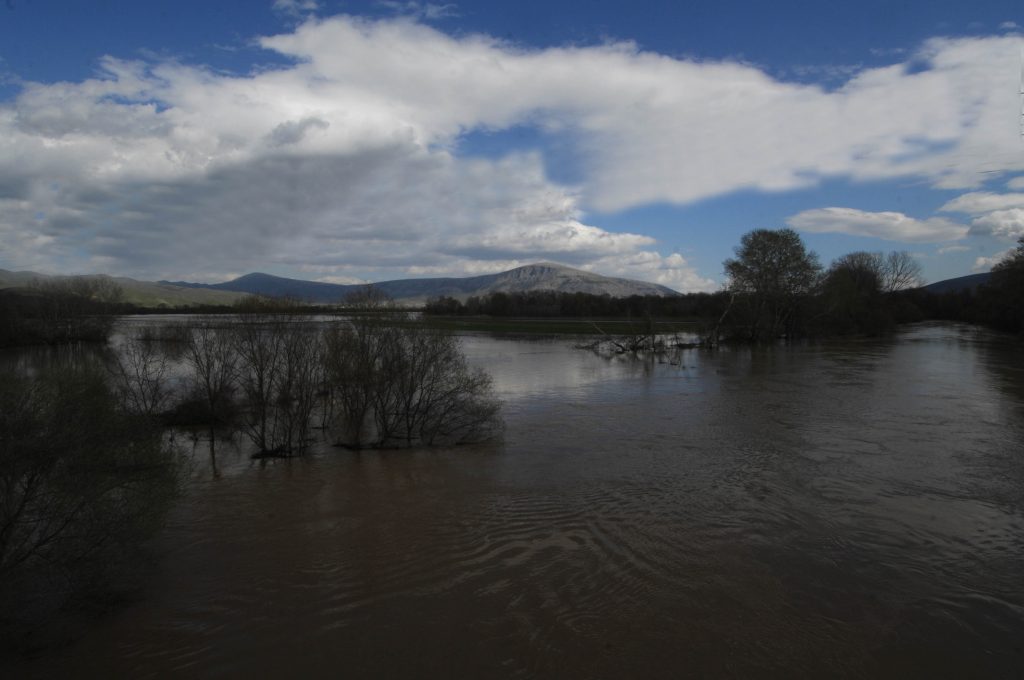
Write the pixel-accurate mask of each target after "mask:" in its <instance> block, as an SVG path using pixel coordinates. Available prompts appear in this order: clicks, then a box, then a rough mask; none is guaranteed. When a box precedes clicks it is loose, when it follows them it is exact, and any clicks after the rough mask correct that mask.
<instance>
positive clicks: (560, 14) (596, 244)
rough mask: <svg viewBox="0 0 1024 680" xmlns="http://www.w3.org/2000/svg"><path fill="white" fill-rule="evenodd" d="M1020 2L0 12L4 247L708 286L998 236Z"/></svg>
mask: <svg viewBox="0 0 1024 680" xmlns="http://www.w3.org/2000/svg"><path fill="white" fill-rule="evenodd" d="M1022 32H1024V5H1022V4H1021V3H1020V2H1019V0H1016V1H1014V2H1002V1H1000V0H992V1H988V2H974V3H965V2H961V1H956V2H947V1H945V0H932V1H929V2H919V1H918V0H905V1H902V2H901V1H898V0H886V1H884V2H882V1H878V0H861V1H860V2H857V3H823V2H817V1H811V0H801V1H786V0H777V1H774V2H771V3H765V2H736V1H729V0H718V1H704V0H697V1H692V2H686V3H681V2H669V1H664V2H661V1H659V2H641V1H637V0H634V1H633V2H629V3H626V2H611V1H609V0H589V1H586V2H583V1H571V2H570V1H563V2H558V1H557V0H546V1H544V2H541V1H539V0H519V1H517V2H514V3H513V2H507V3H497V2H468V1H467V2H458V3H455V2H453V3H425V2H416V1H412V0H364V1H358V2H357V1H348V2H346V1H343V0H333V1H332V0H265V1H262V0H261V1H256V0H247V1H245V2H242V1H231V0H219V1H218V2H208V0H204V1H194V0H179V1H177V2H165V1H164V0H150V1H148V2H138V1H137V0H62V1H58V0H2V1H0V268H3V269H9V270H32V271H37V272H41V273H49V274H71V273H107V274H112V275H119V276H130V277H134V278H139V279H147V280H156V279H171V280H190V281H201V282H216V281H223V280H227V279H230V278H233V277H235V276H238V275H241V274H245V273H248V272H253V271H261V272H267V273H271V274H277V275H280V276H290V277H295V278H303V279H310V280H320V281H331V282H337V283H352V282H361V281H380V280H388V279H396V278H411V277H424V276H468V275H476V274H485V273H494V272H498V271H503V270H506V269H510V268H512V267H515V266H519V265H524V264H530V263H533V262H540V261H552V262H558V263H562V264H566V265H570V266H574V267H579V268H582V269H587V270H590V271H594V272H597V273H600V274H605V275H609V276H624V277H628V278H636V279H641V280H645V281H652V282H656V283H661V284H663V285H666V286H669V287H671V288H674V289H676V290H679V291H683V292H691V291H712V290H716V289H719V288H721V286H722V285H723V283H724V282H725V278H724V274H723V271H722V269H723V266H722V263H723V261H724V260H725V259H726V258H728V257H731V256H732V255H733V249H734V248H735V247H736V245H737V244H738V243H739V241H740V238H741V237H742V235H743V234H744V233H746V232H749V231H750V230H752V229H759V228H768V229H778V228H784V227H789V228H792V229H795V230H796V231H797V232H799V233H800V235H801V236H802V238H803V239H804V241H805V243H806V244H807V246H808V247H809V248H810V249H812V250H813V251H815V252H816V253H817V254H818V255H819V257H820V259H821V262H822V263H823V264H824V265H826V266H827V265H828V263H829V262H831V261H832V260H833V259H835V258H837V257H839V256H841V255H843V254H845V253H848V252H852V251H859V250H866V251H872V252H876V251H890V250H905V251H908V252H910V253H911V254H913V255H914V256H915V258H917V260H918V262H919V263H920V264H921V266H922V269H923V273H924V277H925V279H927V280H929V281H938V280H942V279H945V278H950V277H954V276H962V275H965V274H970V273H973V272H977V271H986V270H987V269H988V268H989V267H991V265H992V264H993V263H995V262H997V261H998V260H999V258H1000V257H1001V256H1002V254H1004V253H1006V252H1008V251H1009V250H1010V249H1011V248H1012V247H1013V245H1014V244H1015V243H1016V240H1017V239H1018V238H1020V237H1021V236H1024V108H1022V107H1024V103H1022V98H1024V95H1022V87H1024V38H1022V35H1024V33H1022Z"/></svg>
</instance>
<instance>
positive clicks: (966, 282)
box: [922, 272, 991, 294]
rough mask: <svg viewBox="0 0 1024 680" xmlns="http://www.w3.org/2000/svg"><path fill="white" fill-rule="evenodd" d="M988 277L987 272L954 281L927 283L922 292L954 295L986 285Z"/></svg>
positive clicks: (957, 278)
mask: <svg viewBox="0 0 1024 680" xmlns="http://www.w3.org/2000/svg"><path fill="white" fill-rule="evenodd" d="M990 276H991V274H990V273H989V272H984V273H981V274H968V275H967V276H958V277H956V278H955V279H945V280H943V281H936V282H935V283H929V284H928V285H927V286H923V287H922V290H926V291H928V292H929V293H937V294H942V293H956V292H959V291H961V290H966V289H970V290H973V289H975V288H977V287H978V286H980V285H982V284H984V283H987V282H988V279H989V277H990Z"/></svg>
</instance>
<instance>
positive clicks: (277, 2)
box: [272, 0, 320, 16]
mask: <svg viewBox="0 0 1024 680" xmlns="http://www.w3.org/2000/svg"><path fill="white" fill-rule="evenodd" d="M272 7H273V8H274V10H275V11H277V12H282V13H284V14H290V15H292V16H299V15H301V14H306V13H308V12H315V11H317V10H318V9H320V4H319V3H318V2H317V1H316V0H274V4H273V5H272Z"/></svg>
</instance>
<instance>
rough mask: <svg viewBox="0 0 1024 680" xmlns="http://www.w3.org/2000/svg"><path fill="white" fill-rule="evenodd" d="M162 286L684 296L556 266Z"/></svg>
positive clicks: (282, 291)
mask: <svg viewBox="0 0 1024 680" xmlns="http://www.w3.org/2000/svg"><path fill="white" fill-rule="evenodd" d="M159 283H161V284H165V285H173V286H179V287H183V288H207V289H212V290H222V291H234V292H241V293H249V294H259V295H270V296H275V297H282V296H288V297H293V298H297V299H299V300H304V301H309V302H318V303H330V302H338V301H340V300H342V299H343V298H344V297H345V296H347V295H348V294H350V293H352V292H355V291H357V290H359V289H361V288H364V287H365V286H367V285H372V286H373V287H374V288H376V289H377V290H380V291H381V292H383V293H385V294H387V295H388V296H389V297H391V298H392V299H394V300H396V301H398V302H405V303H422V302H425V301H426V300H427V299H429V298H435V297H441V296H446V297H453V298H456V299H459V300H465V299H466V298H468V297H471V296H473V295H488V294H490V293H499V292H503V293H512V292H528V291H535V290H553V291H557V292H565V293H576V292H580V293H590V294H594V295H604V294H607V295H611V296H612V297H628V296H630V295H658V296H671V295H679V293H678V292H677V291H674V290H672V289H671V288H668V287H666V286H662V285H659V284H656V283H648V282H646V281H637V280H634V279H625V278H618V277H612V276H603V275H601V274H594V273H593V272H587V271H584V270H581V269H575V268H573V267H567V266H565V265H560V264H555V263H551V262H538V263H536V264H529V265H524V266H522V267H516V268H514V269H510V270H507V271H504V272H498V273H496V274H481V275H477V276H467V277H436V278H422V279H394V280H389V281H378V282H375V283H372V284H338V283H325V282H323V281H304V280H302V279H291V278H286V277H281V276H274V275H272V274H265V273H262V272H252V273H250V274H245V275H244V276H240V277H238V278H236V279H232V280H231V281H224V282H221V283H190V282H187V281H160V282H159Z"/></svg>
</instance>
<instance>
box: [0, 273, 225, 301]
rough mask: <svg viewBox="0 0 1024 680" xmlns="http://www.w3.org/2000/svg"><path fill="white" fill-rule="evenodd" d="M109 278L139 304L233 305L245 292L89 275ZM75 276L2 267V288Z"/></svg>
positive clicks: (104, 276)
mask: <svg viewBox="0 0 1024 680" xmlns="http://www.w3.org/2000/svg"><path fill="white" fill-rule="evenodd" d="M94 277H103V278H109V279H111V280H113V281H114V282H116V283H117V284H118V285H120V286H121V289H122V290H123V291H124V302H129V303H131V304H133V305H138V306H139V307H160V306H167V307H188V306H192V305H230V304H233V303H234V302H235V301H236V300H238V299H239V298H241V297H244V293H240V292H233V291H226V290H208V289H205V288H201V287H200V288H195V287H183V286H175V285H173V284H168V283H165V282H159V283H153V282H152V281H137V280H135V279H129V278H126V277H110V276H106V275H103V274H96V275H91V276H86V278H94ZM64 278H71V277H66V276H49V275H47V274H38V273H36V272H26V271H21V272H11V271H7V270H6V269H0V289H18V288H25V287H27V286H28V285H30V284H31V282H32V281H33V280H40V281H47V280H57V279H64Z"/></svg>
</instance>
